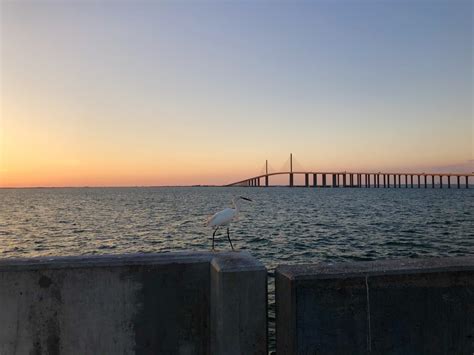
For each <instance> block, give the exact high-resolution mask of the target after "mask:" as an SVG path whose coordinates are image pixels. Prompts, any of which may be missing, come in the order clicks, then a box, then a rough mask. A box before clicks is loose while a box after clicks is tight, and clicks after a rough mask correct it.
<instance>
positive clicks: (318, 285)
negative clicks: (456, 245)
mask: <svg viewBox="0 0 474 355" xmlns="http://www.w3.org/2000/svg"><path fill="white" fill-rule="evenodd" d="M276 310H277V324H276V327H277V329H276V332H277V354H278V355H283V354H369V353H370V354H473V353H474V258H473V257H459V258H442V259H435V258H433V259H425V260H416V259H410V260H394V261H381V262H357V263H338V264H318V265H301V266H280V267H278V268H277V271H276Z"/></svg>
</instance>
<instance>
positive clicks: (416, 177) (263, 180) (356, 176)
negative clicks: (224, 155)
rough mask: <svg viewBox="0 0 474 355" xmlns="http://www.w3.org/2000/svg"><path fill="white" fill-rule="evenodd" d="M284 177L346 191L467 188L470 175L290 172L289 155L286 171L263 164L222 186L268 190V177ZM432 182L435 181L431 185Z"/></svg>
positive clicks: (291, 163)
mask: <svg viewBox="0 0 474 355" xmlns="http://www.w3.org/2000/svg"><path fill="white" fill-rule="evenodd" d="M277 175H288V186H289V187H295V186H304V187H346V188H348V187H349V188H362V187H366V188H370V187H375V188H381V187H382V188H391V187H392V188H402V187H405V188H409V187H410V188H413V187H415V186H416V187H417V188H421V187H422V186H423V187H424V188H428V187H431V188H435V187H438V188H441V189H442V188H443V186H446V187H447V188H448V189H449V188H451V186H455V187H457V188H458V189H460V188H461V187H465V188H469V178H472V177H474V173H413V172H410V173H408V172H405V173H401V172H398V173H397V172H360V171H294V170H293V154H290V167H289V170H285V171H279V172H269V171H268V160H267V161H266V162H265V173H262V174H260V175H257V176H253V177H250V178H247V179H244V180H240V181H237V182H233V183H231V184H228V185H225V186H252V187H268V186H270V177H272V176H277ZM296 175H302V176H304V185H295V176H296ZM435 180H437V181H436V182H435Z"/></svg>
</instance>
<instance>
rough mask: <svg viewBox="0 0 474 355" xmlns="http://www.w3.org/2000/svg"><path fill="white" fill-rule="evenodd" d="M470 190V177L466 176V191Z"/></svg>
mask: <svg viewBox="0 0 474 355" xmlns="http://www.w3.org/2000/svg"><path fill="white" fill-rule="evenodd" d="M468 188H469V176H467V175H466V189H468Z"/></svg>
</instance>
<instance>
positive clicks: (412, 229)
mask: <svg viewBox="0 0 474 355" xmlns="http://www.w3.org/2000/svg"><path fill="white" fill-rule="evenodd" d="M238 195H243V196H248V197H250V198H252V199H253V200H254V202H253V203H242V212H241V217H240V219H239V220H238V221H236V222H235V223H234V224H233V225H232V227H231V237H232V239H233V241H234V246H235V247H236V248H238V249H241V250H248V251H250V252H251V253H252V254H253V255H254V256H256V257H257V258H259V259H260V260H262V261H263V262H264V263H265V264H266V266H267V267H268V268H269V270H270V276H271V275H272V270H273V269H274V267H275V266H276V265H278V264H281V263H308V262H319V261H347V260H375V259H388V258H402V257H410V258H416V257H432V256H455V255H459V256H461V255H474V218H473V202H474V189H459V190H458V189H442V190H441V189H435V190H433V189H423V188H422V189H416V188H415V189H403V188H402V189H393V188H392V189H375V188H371V189H365V188H362V189H343V188H339V189H313V188H292V189H290V188H284V187H274V188H237V187H233V188H205V187H192V188H191V187H189V188H184V187H182V188H77V189H76V188H71V189H4V190H0V258H14V257H33V256H51V255H84V254H110V253H136V252H145V253H147V252H159V251H175V250H209V249H210V245H211V238H210V237H211V235H212V231H211V230H210V229H209V228H206V227H205V223H204V222H205V220H206V218H207V217H208V216H209V215H210V214H212V213H214V212H216V211H219V210H220V209H222V208H224V207H227V206H230V205H231V203H230V201H231V199H232V197H234V196H238ZM217 248H218V249H222V250H224V249H229V245H228V242H227V239H226V237H225V236H224V235H221V236H220V237H218V238H217ZM269 280H270V282H269V290H270V295H269V302H270V314H269V320H270V339H271V343H270V348H273V346H274V326H273V322H274V297H273V280H272V278H271V277H270V279H269Z"/></svg>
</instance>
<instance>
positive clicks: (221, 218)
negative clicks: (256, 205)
mask: <svg viewBox="0 0 474 355" xmlns="http://www.w3.org/2000/svg"><path fill="white" fill-rule="evenodd" d="M241 200H246V201H252V200H251V199H249V198H247V197H242V196H239V197H236V198H235V197H234V198H233V199H232V203H233V205H234V208H226V209H223V210H222V211H219V212H217V213H215V214H214V215H213V216H212V217H210V218H209V219H208V220H207V226H208V227H215V229H214V233H212V250H214V237H215V236H216V232H217V230H218V229H219V227H221V226H227V239H229V243H230V247H231V248H232V250H234V246H233V245H232V242H231V240H230V235H229V224H230V222H232V221H233V220H234V219H236V217H237V216H238V214H239V211H240V201H241Z"/></svg>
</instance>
